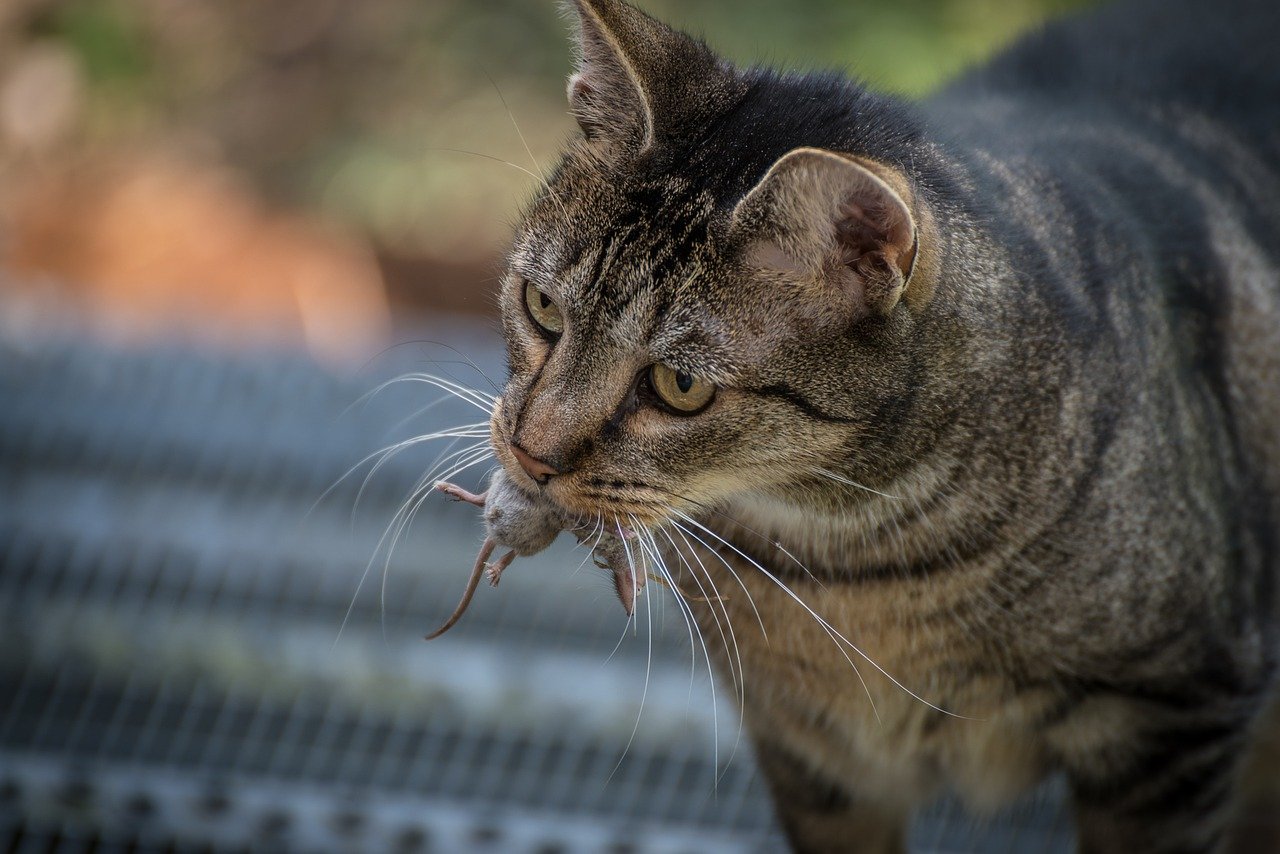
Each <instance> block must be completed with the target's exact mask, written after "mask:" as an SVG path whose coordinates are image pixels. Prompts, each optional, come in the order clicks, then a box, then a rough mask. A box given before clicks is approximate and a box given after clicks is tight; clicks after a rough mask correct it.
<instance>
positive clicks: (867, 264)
mask: <svg viewBox="0 0 1280 854" xmlns="http://www.w3.org/2000/svg"><path fill="white" fill-rule="evenodd" d="M912 201H913V199H912V194H911V191H910V186H909V182H908V181H907V180H906V178H905V177H904V176H903V175H902V174H901V173H899V172H897V171H896V170H894V169H892V168H891V167H888V166H885V165H883V164H879V163H874V162H871V161H867V160H862V159H860V158H857V157H854V156H852V155H848V154H844V153H840V152H834V151H826V150H823V149H818V148H797V149H794V150H792V151H789V152H787V154H785V155H783V156H782V157H781V158H779V159H778V160H777V161H776V162H775V163H774V164H773V166H772V167H770V169H769V171H768V172H767V173H766V174H765V176H764V177H763V178H762V179H761V180H760V182H759V183H758V184H756V186H755V187H753V188H752V189H751V190H750V191H749V192H748V193H747V194H746V196H745V197H743V199H742V201H740V202H739V203H738V205H737V206H736V207H735V208H734V211H733V214H732V220H731V229H732V230H733V232H734V233H735V234H736V236H737V237H738V239H739V241H740V243H741V245H742V246H743V247H744V259H745V262H746V263H747V265H748V266H749V267H753V268H755V269H756V270H758V271H761V272H764V273H766V274H768V275H770V276H772V277H774V278H776V279H778V280H781V281H791V282H794V283H796V284H797V285H798V286H801V287H807V288H809V289H810V290H814V291H815V292H816V293H815V296H816V297H817V299H818V304H820V305H823V306H838V305H844V306H846V308H847V311H845V312H843V313H844V314H846V315H847V314H850V313H852V314H855V315H859V316H866V315H868V314H881V315H883V314H887V313H888V312H889V311H890V310H892V309H893V307H894V306H895V305H897V304H898V302H899V300H900V299H901V298H902V296H903V294H904V292H905V291H906V290H907V286H908V283H909V282H911V281H912V278H913V275H914V274H915V272H916V266H917V260H918V256H919V254H920V252H919V250H920V230H919V228H918V227H917V216H916V214H914V213H913V204H912Z"/></svg>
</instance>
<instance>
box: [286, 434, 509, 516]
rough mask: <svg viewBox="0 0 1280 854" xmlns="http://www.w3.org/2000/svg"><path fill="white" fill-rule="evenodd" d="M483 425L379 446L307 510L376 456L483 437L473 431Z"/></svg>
mask: <svg viewBox="0 0 1280 854" xmlns="http://www.w3.org/2000/svg"><path fill="white" fill-rule="evenodd" d="M481 427H486V425H485V423H484V422H478V423H476V424H464V425H462V426H460V427H451V428H449V429H447V430H439V431H437V432H435V433H424V434H423V435H421V436H414V437H412V438H409V439H405V440H404V441H402V442H396V443H395V444H392V445H388V446H387V447H385V448H379V449H378V450H376V451H374V452H373V453H371V454H367V455H366V456H365V457H364V459H362V460H360V462H358V463H356V464H355V465H353V466H352V467H351V468H349V469H347V470H346V472H344V473H343V475H342V476H341V477H339V478H338V479H337V480H335V481H334V482H333V483H331V484H329V486H328V487H327V488H326V489H325V491H324V492H322V493H320V497H319V498H317V499H316V500H315V501H314V502H313V503H312V504H311V508H310V509H309V510H308V511H307V513H308V514H310V513H313V512H315V509H316V507H317V506H319V504H320V502H322V501H324V500H325V498H327V497H328V496H329V494H330V493H332V492H333V491H334V490H335V489H337V488H338V486H339V485H341V484H342V482H343V481H345V480H346V479H347V478H349V477H351V475H353V474H355V473H356V472H357V471H359V470H360V468H361V467H362V466H364V465H365V464H367V463H368V462H369V461H370V460H372V459H374V458H375V457H378V456H380V455H385V454H394V453H399V452H400V451H402V450H404V449H405V448H408V447H410V446H411V445H420V444H422V443H423V442H430V441H432V440H434V439H453V438H481V437H480V436H479V435H473V434H472V432H471V431H476V430H478V429H479V428H481ZM486 429H487V427H486Z"/></svg>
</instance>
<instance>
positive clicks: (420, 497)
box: [378, 446, 493, 641]
mask: <svg viewBox="0 0 1280 854" xmlns="http://www.w3.org/2000/svg"><path fill="white" fill-rule="evenodd" d="M463 453H465V452H463ZM492 456H493V451H491V450H490V449H489V448H488V447H487V446H485V447H482V448H477V449H475V450H474V452H473V453H472V454H471V455H469V456H465V457H463V458H462V460H461V461H460V462H458V463H456V464H455V465H454V467H453V468H452V469H450V470H449V471H447V472H445V474H444V476H443V478H441V479H443V480H449V479H452V478H454V477H456V476H457V475H458V474H460V473H462V472H463V471H466V470H467V469H469V468H471V467H473V466H475V465H478V464H480V463H482V462H484V461H485V460H486V459H489V458H490V457H492ZM435 472H436V469H435V468H433V469H432V470H431V471H429V472H428V473H427V474H425V475H423V477H422V478H421V479H420V480H419V481H418V484H417V485H416V486H415V487H414V491H413V494H415V495H416V496H417V498H416V499H411V502H412V507H411V508H410V509H409V510H408V512H407V513H405V515H404V518H403V520H402V521H401V523H400V527H399V529H398V530H397V531H396V534H395V536H394V537H392V539H391V543H390V544H389V545H388V546H387V551H386V560H385V561H384V562H383V565H382V587H381V590H380V592H379V596H378V603H379V608H380V614H381V622H382V636H383V640H384V641H386V632H387V624H386V618H387V578H388V576H389V575H390V571H391V557H392V553H393V552H394V551H395V547H396V544H397V542H399V539H400V537H401V535H402V534H403V532H404V531H407V530H408V529H409V527H410V526H411V525H412V524H413V520H414V519H415V518H416V517H417V515H418V511H419V510H420V509H421V508H422V505H423V504H425V503H426V501H427V499H428V498H430V497H431V495H432V493H433V492H434V490H435V484H436V483H437V479H436V478H435V477H434V475H435ZM408 506H409V505H408V503H406V507H408ZM393 519H394V517H393Z"/></svg>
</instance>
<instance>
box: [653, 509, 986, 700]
mask: <svg viewBox="0 0 1280 854" xmlns="http://www.w3.org/2000/svg"><path fill="white" fill-rule="evenodd" d="M675 512H676V513H677V514H678V515H679V516H680V517H681V518H682V519H684V520H685V521H686V522H688V523H690V524H691V525H694V526H696V527H697V528H699V529H701V530H703V531H705V532H706V533H707V534H709V535H710V536H712V537H714V538H715V539H716V540H719V541H720V542H721V543H723V544H724V545H726V546H728V547H729V548H731V549H733V550H734V551H735V552H737V553H738V554H739V555H741V557H742V558H743V559H744V560H746V561H747V562H748V563H750V564H751V565H752V566H754V567H755V568H756V569H758V570H760V571H761V572H762V573H764V575H765V577H766V578H768V579H769V580H770V581H771V582H773V583H774V584H775V585H777V586H778V588H779V589H781V590H782V592H784V593H786V594H787V596H788V597H790V598H791V599H792V600H794V601H795V602H796V604H798V605H800V607H802V608H804V610H805V611H806V612H808V614H809V615H810V616H811V617H813V618H814V620H816V621H817V622H818V625H819V626H821V627H822V628H823V630H824V631H826V632H827V634H828V635H830V636H832V639H833V640H835V639H837V638H838V639H839V640H840V641H841V642H843V643H844V644H845V645H846V646H848V648H849V649H851V650H852V651H853V652H854V653H856V654H857V655H858V657H859V658H861V659H862V660H863V661H865V662H866V663H867V664H870V665H871V666H872V667H874V668H875V669H876V670H877V671H879V673H880V674H881V675H883V676H884V677H885V678H886V679H888V680H889V681H890V682H892V683H893V684H894V685H896V686H897V687H898V688H900V689H902V690H903V691H905V692H906V693H907V694H908V695H909V696H911V697H912V698H914V699H916V700H918V701H919V702H921V703H923V704H925V705H926V706H928V707H929V708H931V709H933V710H934V711H937V712H941V713H943V714H945V715H949V716H951V717H954V718H961V719H963V720H981V718H973V717H969V716H968V715H961V714H958V713H956V712H952V711H948V710H947V709H944V708H942V707H940V706H937V705H935V704H933V703H931V702H929V701H928V700H926V699H924V698H923V697H921V696H920V695H919V694H916V693H915V692H914V691H912V690H911V689H910V688H908V687H907V686H906V685H903V684H902V683H901V682H899V681H898V679H897V678H895V677H894V676H893V674H891V673H889V671H887V670H885V669H884V668H883V667H881V666H880V665H879V664H877V663H876V662H875V660H874V659H872V658H871V657H870V656H869V655H867V654H866V653H865V652H863V651H862V649H861V648H860V647H859V646H858V645H857V644H855V643H854V642H853V641H851V640H849V639H848V638H847V637H845V636H844V635H843V634H841V633H840V632H839V631H838V630H837V629H836V628H835V627H834V626H832V625H831V624H830V623H828V622H827V621H826V620H825V619H823V618H822V617H821V616H820V615H819V614H818V613H817V612H816V611H814V610H813V608H811V607H810V606H809V605H808V604H807V603H806V602H805V601H804V600H803V599H801V598H800V597H799V596H798V595H796V593H795V591H793V590H792V589H791V588H790V587H788V586H787V585H786V584H784V583H783V582H782V581H781V580H780V579H779V578H778V577H777V576H776V575H774V574H773V573H772V572H769V570H767V569H765V568H764V567H763V566H761V565H760V564H759V563H757V562H756V561H754V560H752V559H751V557H749V556H748V555H745V554H743V553H742V551H741V550H739V549H738V548H737V547H736V546H734V545H733V544H732V543H730V542H728V541H727V540H725V539H724V538H723V537H721V536H720V535H719V534H717V533H715V532H714V531H712V530H711V529H710V528H707V527H706V526H704V525H702V524H701V523H700V522H698V521H697V520H695V519H692V518H690V517H689V516H686V515H685V514H684V513H681V512H680V511H678V510H677V511H675ZM838 646H839V644H837V647H838ZM845 658H846V659H848V656H847V655H846V656H845ZM849 663H850V664H851V665H853V661H852V660H850V661H849ZM853 669H854V672H855V673H857V672H858V668H857V665H854V667H853ZM858 678H859V680H861V679H862V675H861V674H860V673H859V675H858ZM862 685H863V689H864V690H867V684H866V682H865V680H864V681H863V682H862ZM867 699H868V700H871V692H870V691H869V690H867ZM871 705H872V711H875V701H874V700H872V704H871ZM879 717H880V715H879V712H876V719H877V720H879Z"/></svg>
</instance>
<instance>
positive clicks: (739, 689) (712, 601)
mask: <svg viewBox="0 0 1280 854" xmlns="http://www.w3.org/2000/svg"><path fill="white" fill-rule="evenodd" d="M673 526H674V523H673ZM659 530H661V532H662V535H663V536H664V537H666V538H667V542H669V543H671V550H672V551H673V552H674V553H675V555H676V557H677V558H679V560H680V562H681V563H683V564H684V565H685V566H686V567H687V568H688V570H689V577H690V578H692V579H693V583H694V584H696V585H697V586H698V592H699V593H700V594H702V598H704V599H706V600H707V606H708V608H709V609H710V611H711V618H712V619H713V620H715V621H716V630H717V631H719V633H720V641H721V643H723V644H724V648H725V650H726V651H728V650H729V649H730V646H731V645H732V649H733V658H732V659H730V660H729V678H730V681H732V682H733V683H734V685H733V687H734V694H736V695H737V697H738V701H739V704H742V705H745V703H746V696H747V694H746V681H745V678H744V676H743V671H742V653H741V650H740V649H739V648H738V638H737V636H736V635H735V634H734V631H733V621H732V620H731V619H730V618H729V611H728V609H727V608H725V605H724V602H723V601H722V600H721V597H720V592H719V591H718V590H716V586H715V581H714V580H713V579H712V578H711V573H709V572H707V568H706V567H705V566H703V564H702V558H700V557H698V553H697V552H696V551H694V549H693V546H692V545H691V544H690V543H689V541H688V539H687V538H686V539H685V545H687V546H689V553H690V554H691V555H692V556H693V559H694V560H695V561H697V562H698V566H700V567H701V568H702V572H703V574H704V575H706V576H707V583H708V584H710V585H711V592H708V591H707V588H706V587H705V586H704V585H703V583H702V579H700V578H698V574H697V573H696V572H694V570H693V565H692V564H691V563H689V561H688V559H687V558H686V557H685V555H684V553H683V552H682V551H680V546H679V545H678V544H677V543H676V541H675V538H674V537H672V536H671V533H670V532H669V531H668V530H667V529H666V528H661V529H659ZM676 532H677V533H679V534H680V536H681V537H682V538H683V537H684V532H683V531H680V529H679V528H678V527H676ZM716 605H719V606H720V611H721V612H723V614H724V622H721V621H720V614H719V613H717V612H716ZM726 625H727V626H728V629H729V633H728V635H727V636H726V635H725V626H726ZM731 642H732V644H731ZM735 661H736V667H737V670H736V671H735V669H734V667H735ZM739 723H741V716H739ZM738 729H739V732H741V729H742V728H741V726H739V728H738Z"/></svg>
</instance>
